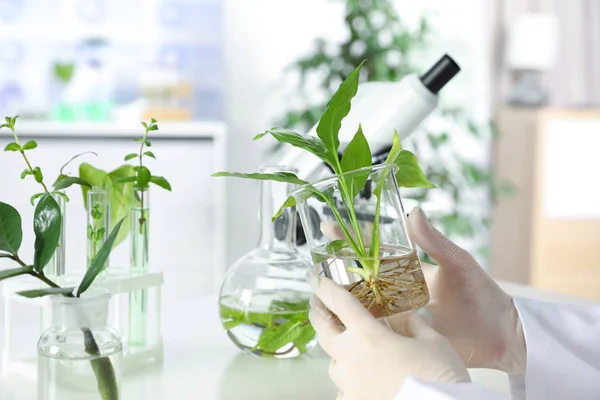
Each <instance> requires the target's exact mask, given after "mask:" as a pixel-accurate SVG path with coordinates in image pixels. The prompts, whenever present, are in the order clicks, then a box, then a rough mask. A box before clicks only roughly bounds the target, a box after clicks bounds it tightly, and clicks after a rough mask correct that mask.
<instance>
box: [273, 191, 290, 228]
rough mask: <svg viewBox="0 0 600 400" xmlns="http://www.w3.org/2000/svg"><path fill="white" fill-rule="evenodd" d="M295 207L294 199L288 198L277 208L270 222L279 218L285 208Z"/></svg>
mask: <svg viewBox="0 0 600 400" xmlns="http://www.w3.org/2000/svg"><path fill="white" fill-rule="evenodd" d="M295 205H296V198H295V197H294V196H289V197H288V198H287V199H286V200H285V201H284V202H283V204H282V205H281V207H279V210H277V212H276V213H275V215H273V216H272V217H271V221H273V222H274V221H275V220H276V219H277V218H279V217H281V216H282V215H283V210H285V209H286V208H289V207H294V206H295Z"/></svg>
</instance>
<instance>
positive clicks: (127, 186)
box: [79, 163, 135, 247]
mask: <svg viewBox="0 0 600 400" xmlns="http://www.w3.org/2000/svg"><path fill="white" fill-rule="evenodd" d="M131 175H133V167H132V166H131V165H129V164H125V165H122V166H121V167H119V168H117V169H115V170H114V171H111V172H108V173H107V172H106V171H103V170H101V169H97V168H95V167H93V166H91V165H90V164H87V163H83V164H81V165H80V166H79V176H80V177H81V178H83V179H84V180H86V181H87V182H89V183H90V184H91V185H92V186H98V187H103V188H104V189H106V190H107V191H108V194H109V196H110V197H109V198H110V225H111V229H113V228H114V227H115V225H116V223H117V221H119V220H121V219H122V218H124V217H127V216H129V213H130V212H131V206H132V203H133V184H132V183H131V182H133V180H135V177H134V176H131ZM130 176H131V177H132V178H133V180H131V181H128V182H120V180H121V179H122V178H126V177H130ZM81 189H82V192H83V201H84V203H85V206H86V207H87V191H88V190H89V189H88V188H87V187H84V186H82V187H81ZM129 224H130V220H129V218H127V219H126V220H125V222H124V223H123V227H122V228H121V230H120V231H119V235H118V236H117V240H116V241H115V247H116V246H118V245H119V244H120V243H122V242H123V241H124V240H125V239H126V238H127V235H128V234H129Z"/></svg>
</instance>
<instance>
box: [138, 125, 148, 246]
mask: <svg viewBox="0 0 600 400" xmlns="http://www.w3.org/2000/svg"><path fill="white" fill-rule="evenodd" d="M148 132H150V130H149V129H148V128H146V132H144V137H143V138H142V144H141V145H140V156H139V159H140V168H141V167H143V164H142V158H143V157H144V145H145V144H146V138H147V137H148ZM140 190H141V191H142V192H143V190H144V189H143V188H140ZM140 209H141V210H142V213H141V215H142V216H141V217H140V219H139V222H140V235H141V234H142V231H143V226H144V222H145V220H146V218H144V194H143V193H142V196H141V198H140Z"/></svg>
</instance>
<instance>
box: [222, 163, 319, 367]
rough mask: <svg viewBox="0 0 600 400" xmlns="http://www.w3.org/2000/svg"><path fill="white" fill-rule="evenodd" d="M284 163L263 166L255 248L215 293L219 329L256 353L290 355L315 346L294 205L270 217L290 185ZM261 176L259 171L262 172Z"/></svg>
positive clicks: (305, 262)
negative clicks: (220, 323)
mask: <svg viewBox="0 0 600 400" xmlns="http://www.w3.org/2000/svg"><path fill="white" fill-rule="evenodd" d="M294 172H296V170H294V169H292V168H288V167H280V166H275V167H262V168H261V169H260V173H259V174H257V176H256V178H257V179H260V178H261V177H262V176H273V177H282V181H281V182H272V181H270V180H263V181H262V182H261V200H260V203H261V206H260V214H259V219H260V239H259V241H258V246H257V247H256V248H255V249H254V250H252V251H250V252H248V253H247V254H245V255H244V256H243V257H241V258H240V259H239V260H237V261H236V262H235V263H234V264H233V265H232V266H231V268H229V270H228V271H227V274H226V275H225V277H224V279H223V283H222V284H221V289H220V292H219V311H220V315H221V322H222V324H223V328H224V329H225V331H226V332H227V335H228V336H229V338H230V339H231V340H232V341H233V343H235V344H236V345H237V346H238V347H239V348H240V349H242V350H244V351H245V352H248V353H250V354H253V355H256V356H259V357H274V358H293V357H298V356H300V355H302V354H304V353H306V352H307V351H308V350H309V349H311V348H312V347H313V346H315V345H316V333H315V330H314V329H313V327H312V326H311V324H310V321H309V320H308V311H309V309H310V306H309V303H308V302H309V298H310V295H311V290H310V287H309V286H308V285H307V283H306V280H305V275H306V271H308V270H309V269H311V268H312V263H311V261H310V260H309V259H308V258H307V257H305V256H304V255H303V254H301V253H300V252H299V251H298V250H297V248H296V219H297V213H296V211H295V209H294V207H291V208H288V209H285V210H283V211H282V213H281V215H279V216H278V217H277V218H275V219H271V217H272V216H273V214H274V213H276V211H277V209H278V208H279V206H280V205H281V203H283V201H285V199H286V198H287V196H288V194H289V192H290V190H291V189H292V188H293V187H294V185H292V184H290V183H289V180H290V179H289V177H290V175H288V174H294ZM261 174H262V175H261ZM265 174H266V175H265Z"/></svg>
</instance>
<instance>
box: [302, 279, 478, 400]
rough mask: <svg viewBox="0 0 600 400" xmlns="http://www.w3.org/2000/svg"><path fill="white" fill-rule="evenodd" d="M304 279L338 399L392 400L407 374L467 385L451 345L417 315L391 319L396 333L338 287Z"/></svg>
mask: <svg viewBox="0 0 600 400" xmlns="http://www.w3.org/2000/svg"><path fill="white" fill-rule="evenodd" d="M308 278H309V279H308V280H309V283H310V284H311V286H312V287H313V290H314V291H315V294H316V296H318V298H317V297H313V298H312V299H311V305H312V308H311V311H310V314H309V316H310V321H311V323H312V325H313V327H314V328H315V330H316V331H317V333H318V337H319V343H320V344H321V347H322V348H323V349H324V350H325V351H326V352H327V353H328V354H329V355H330V356H331V357H332V362H331V364H330V366H329V376H330V377H331V380H332V381H333V382H334V383H335V385H336V386H337V387H338V389H339V390H340V394H339V395H338V399H344V400H353V399H358V400H391V399H393V398H394V397H395V396H396V395H397V394H398V393H399V391H400V389H401V388H402V385H403V383H404V381H405V379H406V378H408V377H409V376H415V377H419V378H422V379H425V380H430V381H438V382H469V381H470V379H469V374H468V373H467V370H466V368H465V366H464V364H463V363H462V361H461V360H460V357H459V356H458V354H457V353H456V351H455V350H454V349H453V348H452V345H451V344H450V343H449V342H448V340H446V339H445V338H444V337H443V336H441V335H440V334H439V333H437V332H436V331H434V330H433V329H432V328H431V327H430V326H428V325H427V323H426V322H424V321H423V320H422V319H421V318H420V317H419V316H418V315H417V314H416V313H412V314H410V313H404V314H401V316H402V321H400V319H398V320H396V327H397V328H398V330H399V331H401V332H400V333H401V334H399V333H397V332H394V331H392V330H391V329H390V328H389V327H388V326H386V325H385V324H382V323H381V322H379V321H378V320H376V319H375V318H374V317H373V316H372V315H371V314H370V313H369V312H368V311H367V310H366V309H365V308H364V307H363V306H362V305H361V304H360V302H359V301H358V300H357V299H356V298H355V297H354V296H352V294H350V292H348V291H347V290H346V289H344V288H343V287H341V286H339V285H337V284H335V283H334V282H333V281H331V280H329V279H327V278H324V277H321V276H318V275H316V274H314V273H313V272H310V273H309V277H308ZM319 299H320V300H319ZM325 307H327V308H328V309H329V310H330V311H331V312H333V313H334V314H335V315H337V317H338V318H339V319H334V318H333V316H332V315H331V313H330V312H329V311H328V310H327V308H325Z"/></svg>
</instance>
